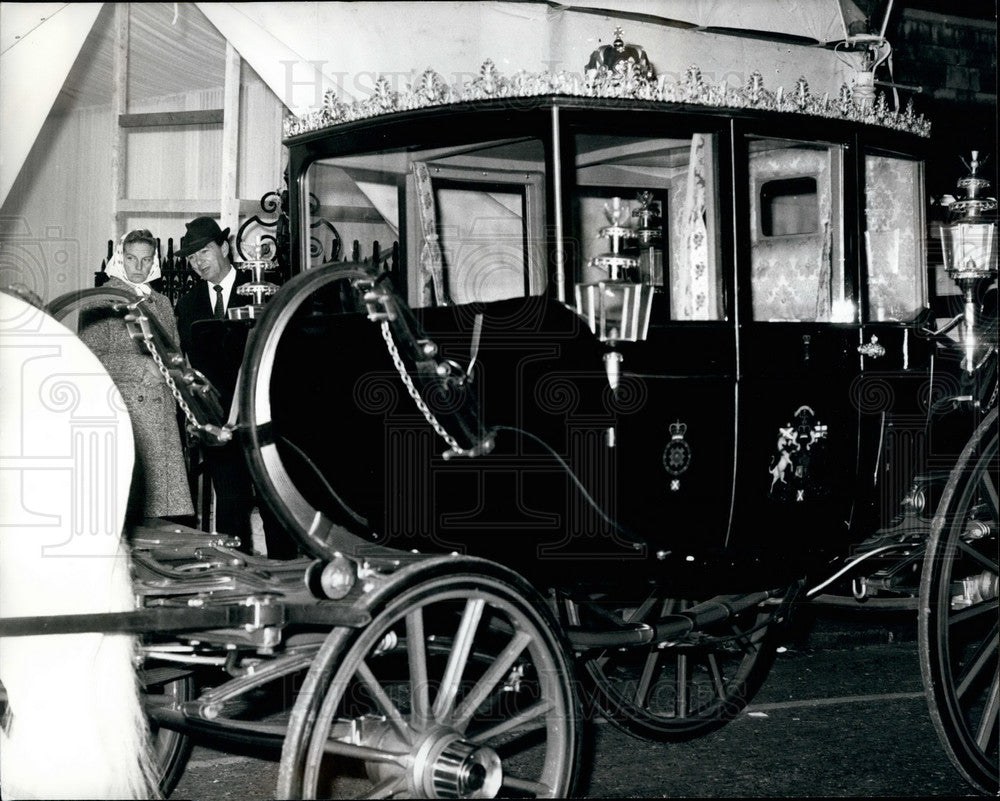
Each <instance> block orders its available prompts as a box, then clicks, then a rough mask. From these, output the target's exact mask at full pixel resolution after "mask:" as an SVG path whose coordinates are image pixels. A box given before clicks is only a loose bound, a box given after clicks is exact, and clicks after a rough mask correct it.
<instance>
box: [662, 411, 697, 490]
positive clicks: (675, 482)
mask: <svg viewBox="0 0 1000 801" xmlns="http://www.w3.org/2000/svg"><path fill="white" fill-rule="evenodd" d="M686 433H687V423H682V422H681V421H680V420H678V421H677V422H676V423H671V424H670V441H669V442H668V443H667V446H666V447H665V448H664V449H663V469H664V470H666V471H667V472H668V473H669V474H670V475H672V476H674V478H673V479H671V481H670V489H671V490H672V491H674V492H676V491H677V490H679V489H680V488H681V481H680V478H678V476H680V475H681V474H682V473H684V472H685V471H686V470H687V469H688V467H690V466H691V446H690V445H688V444H687V442H686V441H685V439H684V435H685V434H686Z"/></svg>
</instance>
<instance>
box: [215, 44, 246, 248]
mask: <svg viewBox="0 0 1000 801" xmlns="http://www.w3.org/2000/svg"><path fill="white" fill-rule="evenodd" d="M240 65H241V61H240V55H239V53H237V52H236V48H235V47H233V46H232V44H231V43H229V42H226V83H225V86H224V89H223V97H224V100H223V104H222V107H223V121H222V176H221V184H220V187H219V196H220V197H221V198H222V203H221V208H220V210H219V211H220V217H221V219H220V221H219V225H220V226H221V227H222V228H227V227H228V228H229V229H230V230H233V231H235V230H236V229H237V228H238V227H239V197H238V196H237V194H236V191H237V177H238V170H239V158H240Z"/></svg>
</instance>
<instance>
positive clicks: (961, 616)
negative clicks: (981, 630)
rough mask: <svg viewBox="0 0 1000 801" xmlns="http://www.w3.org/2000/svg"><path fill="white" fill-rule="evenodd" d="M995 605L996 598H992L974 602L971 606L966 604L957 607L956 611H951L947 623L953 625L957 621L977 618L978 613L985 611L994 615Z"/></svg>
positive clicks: (961, 621) (996, 603)
mask: <svg viewBox="0 0 1000 801" xmlns="http://www.w3.org/2000/svg"><path fill="white" fill-rule="evenodd" d="M997 606H998V600H997V599H996V598H993V599H992V600H989V601H985V602H983V603H981V604H974V605H973V606H967V607H966V608H965V609H959V610H958V611H957V612H952V613H951V615H950V616H949V618H948V625H949V626H955V625H957V624H959V623H967V622H968V621H970V620H976V619H978V618H979V616H980V615H983V614H986V613H987V612H988V613H990V614H993V615H995V614H996V613H997Z"/></svg>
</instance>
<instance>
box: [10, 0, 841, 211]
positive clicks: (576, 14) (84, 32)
mask: <svg viewBox="0 0 1000 801" xmlns="http://www.w3.org/2000/svg"><path fill="white" fill-rule="evenodd" d="M842 3H843V6H844V8H846V9H847V12H846V14H845V11H844V10H843V9H842ZM105 5H111V4H104V3H9V2H4V3H0V202H2V201H3V199H4V198H6V196H7V193H8V191H9V190H10V187H11V185H12V184H13V182H14V179H15V178H16V177H17V174H18V172H19V171H20V169H21V166H22V165H23V163H24V160H25V158H26V157H27V154H28V152H29V151H30V149H31V145H32V143H33V142H34V140H35V138H36V137H37V135H38V132H39V131H40V130H41V127H42V125H43V124H44V122H45V120H46V118H47V116H48V114H49V113H50V111H51V110H52V108H53V105H54V104H55V103H56V101H57V98H59V97H60V93H62V96H63V97H64V98H65V97H69V98H71V99H72V100H73V101H74V102H75V103H77V104H78V105H83V106H86V105H101V104H105V105H106V104H108V103H109V102H110V99H111V94H110V93H111V89H110V87H111V86H112V85H113V83H112V76H113V69H114V52H113V42H114V30H113V25H111V24H109V23H108V21H109V20H113V16H111V15H110V14H108V13H107V12H108V10H105V13H103V14H102V13H101V12H102V7H103V6H105ZM192 6H194V7H196V8H197V10H198V12H200V13H193V11H192V8H191V7H192ZM859 16H860V12H858V11H857V9H856V8H855V7H854V6H853V4H852V3H850V2H849V0H754V1H753V2H747V1H746V0H567V1H566V2H560V3H554V2H553V3H549V2H483V3H468V2H419V3H416V2H410V3H379V2H354V3H340V2H313V3H194V4H177V3H134V4H132V27H131V37H132V40H133V44H132V50H133V52H135V53H136V54H137V55H136V57H135V58H134V59H133V60H132V63H130V75H129V87H128V91H129V96H130V98H132V99H133V100H135V99H142V98H143V97H146V96H155V95H156V94H157V93H159V94H161V95H169V94H172V93H175V92H181V91H190V90H191V89H198V88H209V87H211V86H213V85H214V86H218V85H220V83H221V81H220V80H219V79H218V76H219V75H220V74H221V69H222V65H223V64H224V58H225V42H226V41H228V42H229V43H231V44H232V45H233V46H234V47H235V48H236V50H237V51H238V52H239V54H240V56H241V57H242V58H243V59H244V61H245V62H247V63H248V64H249V65H250V66H251V67H252V68H253V69H254V70H255V71H256V73H257V74H258V75H259V76H260V78H261V79H262V80H263V81H264V82H265V83H266V84H267V85H268V86H269V87H270V88H271V90H272V91H273V92H274V93H275V94H276V95H277V96H278V97H279V98H280V99H281V100H282V102H283V103H284V104H285V105H286V107H287V108H288V109H290V110H291V111H293V112H295V113H304V112H305V111H307V110H309V109H311V108H315V107H316V105H318V103H319V102H320V100H321V99H322V95H323V92H325V91H327V90H331V89H332V90H333V91H335V92H337V93H338V94H340V95H342V96H343V98H344V99H345V100H350V99H358V98H359V97H363V96H365V95H366V93H367V92H368V90H370V88H371V86H372V84H373V83H374V80H375V77H376V76H377V75H379V74H383V75H389V76H390V77H392V76H395V78H396V79H398V80H399V81H400V82H402V81H406V80H410V79H412V77H413V76H414V75H416V74H419V72H421V71H423V69H425V68H427V67H433V68H434V69H436V70H437V71H438V72H440V73H441V74H442V75H444V76H445V77H446V78H448V79H451V78H452V77H454V76H462V75H469V74H472V73H474V72H475V71H476V70H477V69H478V68H479V66H480V65H481V64H482V63H483V61H485V60H486V59H492V60H493V61H494V62H495V63H496V65H497V67H498V68H499V69H500V70H501V71H502V72H505V73H513V72H516V71H518V70H521V69H527V70H530V71H537V72H540V71H544V70H553V71H558V70H563V69H565V70H569V71H580V70H582V67H583V63H582V62H581V53H589V51H590V50H592V49H593V48H595V47H597V46H598V45H600V44H603V43H608V42H610V41H611V39H612V38H613V31H614V27H615V26H616V25H619V24H620V25H621V26H622V27H623V28H624V29H625V32H626V33H625V37H626V39H627V40H628V41H632V42H635V43H638V44H642V45H643V46H645V47H646V48H647V49H648V50H649V51H650V53H651V57H652V55H653V54H654V53H655V54H657V55H658V56H660V58H658V59H656V60H655V61H654V63H656V66H657V69H658V70H660V71H661V72H663V71H668V70H676V71H682V70H684V69H685V68H686V67H687V66H688V65H689V64H692V63H695V64H698V65H699V66H700V67H701V68H702V70H703V71H705V72H707V74H708V75H709V77H713V76H714V77H715V78H716V79H720V80H724V79H734V80H735V79H739V78H740V77H741V76H744V74H745V73H747V72H748V70H749V68H750V67H752V66H754V65H755V64H757V63H759V67H758V68H759V69H760V70H761V71H762V72H763V73H764V75H765V78H768V77H771V78H773V77H775V75H779V76H782V77H783V78H784V80H785V81H786V82H787V83H789V84H791V83H793V82H794V81H795V79H796V78H797V77H798V76H799V74H803V75H804V76H805V77H807V78H808V79H809V80H810V81H811V85H814V86H816V84H817V82H820V81H822V79H823V75H824V73H827V72H829V71H830V70H829V63H830V53H829V51H828V50H824V48H823V45H826V44H827V43H829V42H832V41H837V40H841V39H843V38H844V37H845V36H846V31H847V28H846V25H847V24H848V23H849V22H850V21H851V20H852V19H856V18H858V17H859ZM99 20H100V21H101V25H98V26H96V27H95V23H96V22H98V21H99ZM692 29H696V30H699V31H701V32H707V33H706V35H708V36H711V35H713V33H712V32H714V33H715V34H718V33H720V32H722V31H723V30H724V29H725V30H726V31H730V32H731V31H732V30H734V29H738V30H739V31H740V32H742V33H743V34H751V36H753V35H758V36H764V37H772V40H771V41H769V42H755V41H753V39H752V38H751V39H742V40H737V41H738V42H739V43H738V44H735V45H734V44H730V45H728V46H727V47H724V48H720V47H712V46H710V45H709V46H708V47H706V46H704V40H703V39H702V40H698V41H697V42H695V41H693V40H692V37H691V36H690V33H689V32H690V31H691V30H692ZM774 37H794V40H795V41H796V42H799V43H801V44H802V45H805V47H799V46H797V45H796V44H793V43H787V42H786V43H784V44H781V45H778V46H775V43H774ZM809 45H812V51H813V52H810V47H809ZM665 54H669V58H670V59H672V60H671V61H670V63H664V62H665V61H666V59H667V56H666V55H665ZM723 54H724V55H723ZM74 65H76V68H75V69H73V68H74ZM71 69H72V75H73V76H74V82H67V77H68V76H70V74H71ZM844 69H845V68H842V69H841V73H840V74H838V75H836V76H834V80H835V81H836V82H840V81H842V80H843V74H844ZM769 73H771V74H770V75H769ZM772 83H774V82H773V81H772ZM817 88H818V89H819V91H823V89H824V87H823V86H817Z"/></svg>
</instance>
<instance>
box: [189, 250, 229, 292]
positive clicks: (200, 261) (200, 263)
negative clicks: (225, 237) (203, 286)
mask: <svg viewBox="0 0 1000 801" xmlns="http://www.w3.org/2000/svg"><path fill="white" fill-rule="evenodd" d="M188 266H189V267H190V268H191V269H192V270H193V271H194V272H195V274H196V275H197V276H198V277H199V278H203V279H205V280H206V281H208V282H209V283H211V284H217V283H219V281H221V280H222V279H223V278H225V277H226V273H228V272H229V268H230V264H229V243H228V242H223V243H222V244H221V245H217V244H215V242H209V243H208V244H207V245H205V247H203V248H202V249H201V250H199V251H197V252H195V253H192V254H191V255H190V256H188Z"/></svg>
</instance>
